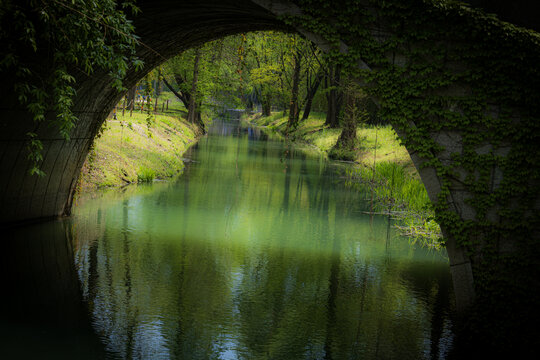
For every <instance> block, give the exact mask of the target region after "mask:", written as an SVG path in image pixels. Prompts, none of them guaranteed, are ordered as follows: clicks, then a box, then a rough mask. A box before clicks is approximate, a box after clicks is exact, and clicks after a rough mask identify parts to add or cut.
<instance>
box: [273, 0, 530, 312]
mask: <svg viewBox="0 0 540 360" xmlns="http://www.w3.org/2000/svg"><path fill="white" fill-rule="evenodd" d="M296 3H297V4H298V6H299V7H300V8H301V9H302V15H300V16H283V17H282V18H283V20H284V21H285V22H287V23H288V24H289V25H292V26H296V27H299V28H301V29H304V30H307V31H308V32H311V33H315V34H317V35H319V36H321V37H322V38H324V39H325V40H326V41H327V42H328V43H329V44H330V46H331V48H332V49H333V50H331V51H330V52H329V53H328V54H327V56H328V58H329V59H332V60H333V61H335V62H339V63H341V64H342V65H343V66H344V67H345V68H347V69H348V71H350V72H352V73H354V74H355V75H356V76H358V77H359V78H361V79H362V81H363V82H364V83H365V84H366V91H368V93H369V94H370V95H371V96H372V97H373V98H375V99H376V100H377V102H378V104H379V105H380V109H381V110H380V111H381V116H382V117H384V118H386V119H388V120H389V121H390V122H391V123H392V125H393V126H394V127H395V128H396V130H397V132H398V133H399V134H400V138H401V141H402V142H403V143H404V145H405V146H406V147H407V149H408V150H409V152H411V153H414V154H415V155H417V156H419V157H420V158H421V159H422V160H423V164H422V166H423V167H429V168H432V169H434V170H435V171H436V174H437V178H438V181H439V183H440V191H439V192H438V194H437V201H436V203H435V204H434V206H435V212H436V220H437V222H439V224H440V225H441V228H442V229H443V232H444V234H445V236H446V237H451V238H452V239H455V240H456V241H457V244H458V246H460V247H462V248H464V249H466V250H467V252H468V255H469V256H470V257H471V260H472V263H473V272H474V276H475V288H476V291H477V295H479V301H480V302H482V301H484V303H486V302H489V301H490V300H489V299H487V298H485V297H484V298H482V296H483V295H482V294H491V295H493V294H497V292H501V291H502V290H500V289H497V287H498V286H500V284H501V283H500V281H502V282H503V283H507V284H511V285H512V286H513V289H514V290H515V289H516V288H520V286H521V285H520V283H519V281H516V279H515V278H510V276H516V275H515V274H518V273H521V274H523V273H527V271H528V270H530V271H531V274H533V273H536V274H537V273H538V266H537V265H538V255H540V254H538V248H539V247H540V246H539V245H540V244H539V243H538V241H539V239H538V238H537V237H536V236H535V235H534V234H537V233H538V229H539V227H540V213H539V211H538V202H539V200H540V194H539V191H540V181H539V180H540V119H539V117H540V35H539V34H538V33H536V32H534V31H530V30H526V29H523V28H519V27H516V26H514V25H512V24H509V23H505V22H503V21H500V20H498V19H497V18H496V17H495V16H493V15H490V14H485V13H484V12H483V11H481V10H477V9H474V8H471V7H468V6H467V5H465V4H463V3H457V2H451V1H440V0H439V1H436V0H431V1H430V0H425V1H422V0H404V1H376V0H348V1H332V2H328V1H325V0H299V1H296ZM343 45H346V46H343ZM359 61H362V62H364V63H365V64H367V66H368V67H369V68H370V69H369V70H365V69H364V70H361V67H359V66H358V64H359ZM456 196H464V197H465V199H464V200H463V199H456V198H455V197H456ZM462 200H463V201H462ZM456 206H457V208H456ZM518 263H519V264H518ZM517 267H519V268H520V270H519V271H517V272H515V273H513V272H511V271H508V272H507V274H505V273H497V271H498V270H497V271H493V269H498V268H500V269H506V270H508V269H509V268H514V269H515V268H517ZM482 269H483V270H482ZM506 270H505V271H506ZM501 271H502V270H501ZM510 274H513V275H510ZM531 276H532V275H531ZM503 278H504V279H503ZM522 284H524V285H523V286H527V285H526V284H531V280H530V279H528V280H526V281H523V282H522ZM523 286H521V288H520V289H519V291H521V292H522V294H524V293H526V292H527V289H525V288H523ZM514 290H512V291H514ZM491 295H490V296H491ZM516 296H518V295H516ZM525 301H529V300H525ZM531 301H534V300H531ZM532 306H534V304H533V305H532Z"/></svg>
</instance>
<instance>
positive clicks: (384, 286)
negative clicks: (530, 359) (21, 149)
mask: <svg viewBox="0 0 540 360" xmlns="http://www.w3.org/2000/svg"><path fill="white" fill-rule="evenodd" d="M186 156H187V157H189V158H190V159H192V160H193V162H190V163H189V164H188V166H187V168H186V170H185V172H184V174H183V175H182V176H181V177H180V178H178V179H177V180H176V181H172V182H163V183H154V184H152V185H149V186H138V187H128V188H126V189H124V190H114V191H112V192H109V193H106V194H103V195H100V196H97V197H96V198H94V199H91V200H84V199H83V200H81V201H80V203H79V204H78V205H77V207H76V211H75V215H74V218H73V220H72V223H71V224H70V231H69V233H70V234H71V235H70V236H71V237H72V241H73V248H74V252H75V262H76V265H77V271H78V277H79V279H80V281H81V283H82V288H83V296H84V299H85V300H86V301H87V305H88V308H89V311H90V314H91V323H92V326H93V328H94V330H95V332H96V334H98V336H99V338H100V339H101V341H102V343H103V344H104V345H105V348H106V351H107V354H108V356H109V357H111V358H136V359H422V358H428V359H429V358H444V356H445V354H446V352H447V351H448V349H449V348H450V346H451V343H452V339H453V333H452V322H451V320H450V313H451V308H452V297H453V294H452V289H451V281H450V274H449V267H448V264H447V260H446V257H445V254H444V253H441V252H433V251H429V250H426V249H423V248H419V247H414V246H411V245H409V243H408V240H407V239H406V238H402V237H399V236H398V235H397V234H396V233H395V231H394V230H393V228H392V226H391V223H389V220H388V219H387V218H385V217H370V216H369V215H366V214H365V211H367V210H369V202H368V201H366V200H365V199H367V198H369V195H368V194H362V193H358V192H356V191H354V190H351V189H348V188H346V187H345V186H344V185H343V183H342V179H341V175H340V174H341V172H342V170H343V169H342V166H343V165H341V166H340V165H335V164H334V165H333V164H330V163H328V162H326V161H325V160H324V159H322V158H321V157H320V156H318V155H317V154H313V153H311V154H310V153H309V152H308V151H304V150H298V149H296V150H295V149H293V148H292V147H291V146H289V145H287V144H286V143H284V142H280V141H277V140H272V139H271V138H269V137H268V136H266V135H265V134H263V133H261V132H260V131H259V130H257V129H251V128H247V127H239V126H238V122H234V121H232V122H223V121H216V122H215V123H214V125H213V126H212V128H211V131H210V134H209V135H208V136H207V137H204V138H203V139H202V140H201V141H200V142H199V143H198V145H197V146H196V147H195V148H194V149H192V151H191V152H190V153H189V154H187V155H186Z"/></svg>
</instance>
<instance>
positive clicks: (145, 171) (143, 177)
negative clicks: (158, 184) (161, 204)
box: [137, 166, 156, 183]
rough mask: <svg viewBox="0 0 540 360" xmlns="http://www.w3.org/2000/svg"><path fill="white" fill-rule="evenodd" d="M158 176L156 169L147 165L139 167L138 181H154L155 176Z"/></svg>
mask: <svg viewBox="0 0 540 360" xmlns="http://www.w3.org/2000/svg"><path fill="white" fill-rule="evenodd" d="M155 177H156V172H155V171H154V169H151V168H147V167H145V166H141V167H140V168H139V172H138V173H137V181H138V182H140V183H141V182H152V181H154V178H155Z"/></svg>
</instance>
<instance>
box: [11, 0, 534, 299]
mask: <svg viewBox="0 0 540 360" xmlns="http://www.w3.org/2000/svg"><path fill="white" fill-rule="evenodd" d="M139 6H140V7H141V9H142V12H141V15H140V16H138V17H137V18H136V19H135V26H136V29H137V33H138V35H139V36H140V38H141V41H142V43H143V44H144V45H142V46H140V48H139V49H138V56H139V57H140V58H141V59H142V60H143V61H144V62H145V64H146V66H145V69H146V70H145V71H149V70H151V69H152V68H154V67H155V66H157V65H159V64H160V63H162V62H163V61H165V60H166V59H167V58H169V57H171V56H173V55H175V54H177V53H178V52H180V51H182V50H185V49H188V48H190V47H193V46H196V45H198V44H201V43H204V42H206V41H209V40H213V39H216V38H218V37H222V36H225V35H229V34H234V33H239V32H248V31H255V30H271V29H272V30H280V29H283V30H285V29H291V28H290V27H288V26H287V25H285V24H284V23H283V22H282V21H281V20H279V17H280V16H282V15H301V14H302V10H301V9H300V7H298V6H297V5H295V4H294V3H293V2H292V1H291V2H289V1H275V0H253V1H249V0H243V1H234V0H222V1H219V0H207V1H202V0H199V1H184V2H181V3H176V2H169V1H165V0H155V1H140V2H139ZM529 19H530V17H529ZM296 30H297V31H299V32H301V33H303V34H304V35H305V36H306V37H307V38H309V39H310V40H312V41H314V42H315V43H316V44H317V45H319V46H320V47H321V48H323V49H324V48H327V47H328V45H327V44H326V43H325V40H324V39H323V38H321V37H320V36H318V35H316V34H314V33H313V32H310V31H308V30H306V29H304V28H302V27H299V28H297V29H296ZM373 36H384V35H382V32H380V29H379V30H378V32H374V33H373ZM428 45H429V44H428ZM428 45H426V44H424V45H423V46H428ZM340 47H341V50H342V51H343V52H346V51H347V48H348V44H346V43H345V42H342V43H341V44H340ZM393 61H395V62H400V61H402V62H405V61H407V59H403V58H400V57H399V56H397V57H395V56H394V59H393ZM358 66H359V67H361V68H365V69H367V68H370V64H368V63H365V62H363V61H360V62H359V64H358ZM144 75H145V73H144V72H138V73H137V72H135V71H130V72H128V75H127V77H126V79H125V85H126V86H127V87H130V86H132V85H133V84H135V83H136V82H137V80H139V79H140V78H141V77H143V76H144ZM110 82H111V80H110V78H109V76H108V75H107V74H105V73H96V74H93V75H92V76H91V77H87V76H83V75H81V76H80V77H79V78H78V82H77V84H78V85H77V86H78V88H77V97H76V99H75V104H74V113H75V114H76V115H77V116H78V118H79V121H78V123H77V125H76V127H75V129H74V130H73V132H72V134H71V141H69V142H68V141H65V140H64V139H63V138H61V137H60V136H59V135H58V134H57V131H56V130H55V129H53V128H51V127H48V126H47V125H46V124H45V123H42V124H41V125H40V126H39V127H38V128H37V129H36V128H35V125H34V124H33V122H32V121H31V117H30V116H29V115H28V114H27V113H26V111H25V109H23V108H21V107H20V106H19V105H18V102H17V101H15V99H13V96H10V94H4V95H5V96H3V97H2V98H1V99H0V108H1V111H2V121H1V123H0V126H1V128H0V129H1V131H0V169H1V171H2V174H3V176H2V177H0V196H1V198H2V208H1V210H0V211H1V214H0V216H1V219H2V220H1V222H2V223H3V224H18V223H24V222H29V221H35V220H42V219H50V218H54V217H58V216H61V215H66V214H69V213H70V209H71V204H72V200H73V192H74V187H75V184H76V181H77V177H78V175H79V172H80V169H81V166H82V164H83V162H84V160H85V158H86V155H87V153H88V151H89V148H90V146H91V144H92V141H93V139H94V137H95V135H96V133H97V131H98V129H99V128H100V126H101V124H102V122H103V121H104V119H105V118H106V116H107V114H109V112H110V111H111V109H112V108H113V106H114V104H116V103H117V102H118V100H119V99H120V98H121V96H122V94H119V93H117V92H116V90H114V89H113V88H112V87H111V86H110ZM463 92H469V93H470V89H464V88H459V87H457V88H453V89H452V90H451V91H450V92H448V93H447V94H446V95H447V96H448V97H453V96H456V95H459V94H462V93H463ZM3 93H4V91H3ZM51 116H54V115H53V114H51ZM14 120H15V121H14ZM411 126H414V124H411ZM29 130H33V131H34V132H36V133H37V134H38V136H39V138H40V139H41V141H42V142H43V146H44V148H43V155H44V159H43V163H42V170H43V171H44V172H45V173H46V174H47V175H46V176H45V177H43V178H38V177H35V176H30V175H29V174H28V171H27V170H28V168H29V162H28V160H27V158H26V140H27V139H26V136H25V134H26V132H28V131H29ZM401 135H402V136H403V137H404V138H406V134H401ZM430 137H431V139H432V140H433V141H434V142H435V143H436V144H439V145H440V146H441V147H442V148H444V149H445V150H443V151H441V152H440V153H438V154H437V157H438V159H439V160H440V161H441V162H450V161H452V154H453V153H459V152H460V151H462V149H463V135H462V134H461V133H460V132H456V131H444V130H441V131H439V132H437V133H433V134H430ZM511 145H512V144H510V145H509V146H508V147H497V148H495V147H493V144H491V143H489V142H488V143H486V144H485V146H483V147H481V148H478V149H477V153H478V154H485V153H489V152H492V151H494V149H495V151H497V152H499V153H500V154H501V156H504V155H505V153H507V152H508V151H509V150H510V148H511ZM410 153H411V157H412V159H413V161H414V163H415V165H416V167H417V168H418V169H419V173H420V175H421V177H422V180H423V181H424V184H425V185H426V188H427V190H428V193H429V195H430V198H431V199H432V200H433V201H435V200H436V199H437V198H438V194H439V193H440V191H441V187H442V185H441V178H440V176H439V175H438V173H437V169H436V168H435V167H434V166H431V165H430V164H429V163H428V160H427V159H426V158H425V157H423V156H422V154H420V153H418V152H415V151H414V150H412V149H411V150H410ZM491 181H492V184H493V186H494V187H496V186H497V185H498V184H499V183H500V182H501V181H502V174H501V173H500V172H499V171H497V169H494V170H493V173H492V174H491ZM534 184H536V185H538V181H536V182H535V183H534ZM534 184H533V185H534ZM450 190H451V191H450V195H449V198H448V202H449V206H450V208H451V211H452V212H453V213H454V214H456V215H457V216H458V217H459V219H460V220H461V221H463V222H466V221H469V220H472V219H474V218H475V216H476V214H475V211H474V209H473V208H472V207H471V206H470V204H469V203H468V199H469V198H470V194H469V190H468V189H467V188H466V187H464V186H463V184H462V183H461V182H460V181H459V179H456V181H455V182H453V183H452V184H451V188H450ZM538 204H539V202H538V201H537V208H538V207H540V205H538ZM531 211H537V209H531ZM490 216H493V219H492V220H493V221H495V222H496V221H498V218H497V216H496V215H495V214H493V215H490ZM443 231H445V229H444V228H443ZM445 234H446V235H447V236H446V239H447V240H446V242H447V249H448V253H449V257H450V266H451V271H452V276H453V279H454V287H455V292H456V298H457V302H458V306H459V307H460V308H463V309H465V308H468V307H469V306H471V304H473V302H474V299H475V290H477V289H478V286H477V284H475V282H474V281H473V279H474V277H475V270H474V266H477V269H478V267H479V266H480V268H479V269H481V270H482V271H481V272H485V271H488V272H489V271H491V269H492V267H493V266H494V265H493V264H489V265H486V267H484V268H482V266H484V265H482V260H483V259H482V256H476V257H471V256H470V254H468V253H467V252H466V251H465V249H464V248H463V247H462V246H460V245H459V244H458V243H457V241H456V239H455V238H454V237H453V236H452V234H450V233H449V232H448V231H445ZM531 237H533V238H534V239H537V238H538V235H537V234H531ZM516 241H518V240H514V239H512V238H504V239H499V240H498V245H497V251H498V252H500V253H503V254H506V253H512V252H513V251H514V249H515V248H516ZM484 243H485V239H480V240H479V241H477V242H476V243H475V245H474V246H476V248H478V249H480V250H481V249H482V248H483V244H484ZM534 245H535V243H534V242H533V244H532V245H530V246H531V249H533V247H534ZM522 275H523V274H516V277H519V278H520V279H526V281H530V286H532V287H533V289H537V288H538V283H537V281H536V280H534V279H531V278H530V277H529V278H523V277H522ZM531 275H532V274H531ZM486 294H487V295H489V292H488V293H485V294H483V296H484V297H485V296H486ZM499 305H500V306H502V305H503V304H499ZM499 308H500V307H499Z"/></svg>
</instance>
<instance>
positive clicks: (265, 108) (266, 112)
mask: <svg viewBox="0 0 540 360" xmlns="http://www.w3.org/2000/svg"><path fill="white" fill-rule="evenodd" d="M261 109H262V116H270V115H271V110H272V105H271V102H270V95H262V96H261Z"/></svg>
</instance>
